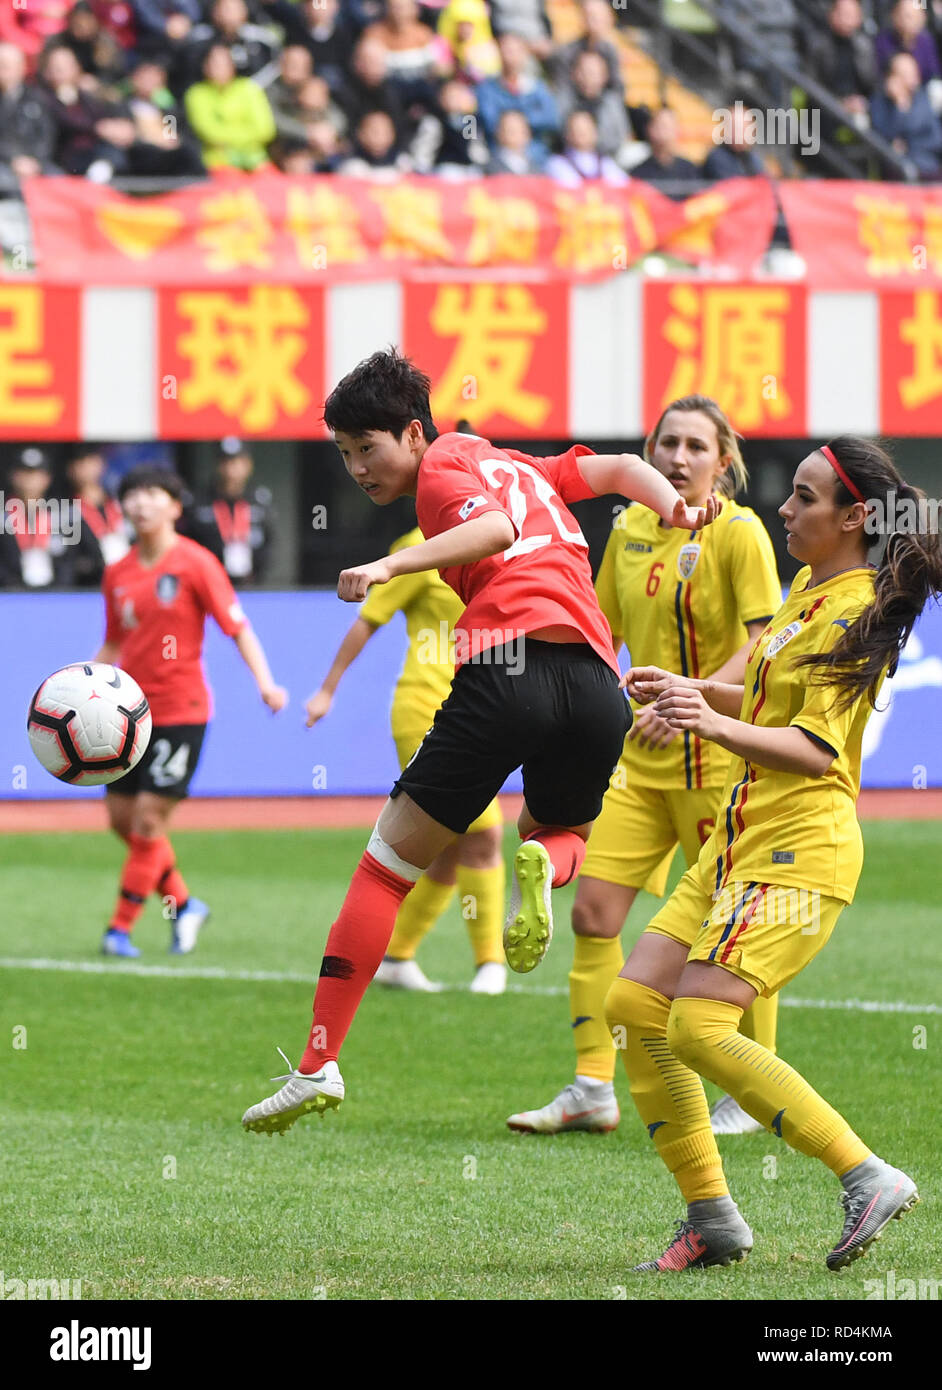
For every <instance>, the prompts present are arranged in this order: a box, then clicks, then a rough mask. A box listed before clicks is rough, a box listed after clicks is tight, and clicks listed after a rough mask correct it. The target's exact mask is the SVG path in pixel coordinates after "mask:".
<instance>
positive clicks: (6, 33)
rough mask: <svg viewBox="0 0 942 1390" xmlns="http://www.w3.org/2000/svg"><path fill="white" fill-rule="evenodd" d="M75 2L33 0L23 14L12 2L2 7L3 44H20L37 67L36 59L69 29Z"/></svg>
mask: <svg viewBox="0 0 942 1390" xmlns="http://www.w3.org/2000/svg"><path fill="white" fill-rule="evenodd" d="M71 8H72V0H29V5H28V6H27V7H26V8H25V9H22V10H18V9H14V8H13V5H12V4H11V3H10V0H3V4H0V42H3V43H13V44H16V46H17V48H19V49H22V51H23V52H24V53H25V54H26V56H27V59H28V61H29V65H30V68H31V69H32V68H34V67H35V66H36V56H37V54H38V53H39V51H40V50H41V49H42V48H43V46H44V45H45V43H46V41H47V39H50V38H52V36H53V35H54V34H59V33H61V32H62V30H63V29H64V28H65V17H66V15H67V14H68V13H69V10H70V9H71Z"/></svg>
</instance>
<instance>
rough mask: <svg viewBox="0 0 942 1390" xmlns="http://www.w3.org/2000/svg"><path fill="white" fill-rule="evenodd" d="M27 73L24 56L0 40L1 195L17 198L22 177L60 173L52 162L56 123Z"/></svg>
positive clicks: (9, 44) (10, 44)
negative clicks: (29, 83) (29, 81)
mask: <svg viewBox="0 0 942 1390" xmlns="http://www.w3.org/2000/svg"><path fill="white" fill-rule="evenodd" d="M25 76H26V58H25V55H24V54H23V53H22V52H21V51H20V49H18V48H16V47H15V46H14V45H13V44H12V43H0V197H10V196H13V197H16V196H17V195H18V194H19V189H20V179H26V178H33V177H34V176H35V175H36V174H53V173H56V172H58V171H57V170H56V167H55V165H54V164H53V162H52V153H53V149H54V146H55V140H56V123H55V121H54V120H53V117H52V114H51V112H50V111H49V108H48V106H47V104H46V102H44V101H43V99H42V97H41V96H40V94H39V93H38V92H37V91H36V89H35V87H32V86H26V85H25V82H24V78H25Z"/></svg>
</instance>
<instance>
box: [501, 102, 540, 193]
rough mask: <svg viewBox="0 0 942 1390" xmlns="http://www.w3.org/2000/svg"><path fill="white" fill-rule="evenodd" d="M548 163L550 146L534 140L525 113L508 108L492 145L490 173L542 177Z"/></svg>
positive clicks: (511, 107) (502, 115)
mask: <svg viewBox="0 0 942 1390" xmlns="http://www.w3.org/2000/svg"><path fill="white" fill-rule="evenodd" d="M545 164H546V146H545V145H542V144H540V142H539V140H534V138H533V132H532V130H531V129H530V122H529V121H528V120H527V118H526V116H525V115H524V114H523V112H522V111H518V110H516V108H515V107H513V106H508V107H507V109H506V110H504V111H502V112H501V114H500V116H499V117H498V120H497V130H496V131H495V133H494V139H493V141H492V143H491V162H490V164H488V166H487V172H488V173H489V174H516V175H517V176H518V177H520V176H522V175H524V174H542V172H543V168H544V165H545Z"/></svg>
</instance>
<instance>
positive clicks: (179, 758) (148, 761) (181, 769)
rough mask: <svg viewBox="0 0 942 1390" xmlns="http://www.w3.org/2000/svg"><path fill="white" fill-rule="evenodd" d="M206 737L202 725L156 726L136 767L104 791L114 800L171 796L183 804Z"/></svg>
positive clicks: (204, 726) (203, 725)
mask: <svg viewBox="0 0 942 1390" xmlns="http://www.w3.org/2000/svg"><path fill="white" fill-rule="evenodd" d="M205 736H206V725H205V724H155V725H154V729H153V732H152V734H151V736H150V743H149V744H148V745H147V751H146V753H145V754H144V756H143V758H142V759H141V761H140V762H139V763H138V765H137V767H132V769H131V771H130V772H128V773H126V774H125V776H124V777H120V778H119V779H118V781H117V782H112V783H111V784H110V785H109V786H108V787H107V788H106V790H107V791H109V792H111V793H112V794H113V795H115V796H136V795H137V793H138V792H153V793H154V795H155V796H172V797H173V798H174V799H175V800H181V801H182V799H183V798H184V797H185V796H189V792H190V782H191V781H192V779H193V773H194V772H195V771H196V764H197V763H198V762H199V758H200V751H201V749H202V747H203V739H204V737H205Z"/></svg>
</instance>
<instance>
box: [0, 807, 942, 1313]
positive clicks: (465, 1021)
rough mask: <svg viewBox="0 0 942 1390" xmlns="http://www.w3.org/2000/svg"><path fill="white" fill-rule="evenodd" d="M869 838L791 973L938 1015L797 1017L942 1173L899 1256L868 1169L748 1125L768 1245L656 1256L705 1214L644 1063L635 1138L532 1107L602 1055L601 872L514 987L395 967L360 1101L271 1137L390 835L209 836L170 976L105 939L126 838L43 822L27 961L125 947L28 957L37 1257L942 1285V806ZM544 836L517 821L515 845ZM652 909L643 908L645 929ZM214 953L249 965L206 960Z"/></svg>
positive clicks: (150, 917)
mask: <svg viewBox="0 0 942 1390" xmlns="http://www.w3.org/2000/svg"><path fill="white" fill-rule="evenodd" d="M865 835H866V840H867V865H866V869H865V872H864V878H863V881H862V884H861V889H860V892H859V895H858V899H857V902H856V903H855V905H854V906H853V908H851V909H849V910H848V911H847V912H845V914H844V915H843V917H842V919H841V921H840V923H839V925H838V928H837V931H836V933H835V935H834V937H833V938H832V940H831V942H830V943H829V945H828V946H827V947H826V948H825V950H824V951H823V953H822V954H821V956H820V957H819V958H818V959H817V960H816V961H815V962H814V964H813V965H812V966H811V967H810V968H809V969H808V970H807V971H806V972H805V973H804V975H803V976H801V977H800V978H799V979H798V980H797V981H796V982H794V983H793V985H792V986H791V987H790V989H789V991H788V994H789V995H790V996H791V997H792V998H794V999H798V1000H829V1001H835V1002H840V1001H848V1000H864V1001H866V1000H877V1001H896V1002H899V1003H903V1004H906V1005H909V1006H919V1005H930V1004H932V1005H933V1008H932V1009H931V1010H923V1011H920V1010H919V1009H918V1008H917V1009H916V1010H915V1011H899V1012H866V1011H863V1010H861V1009H840V1008H834V1007H829V1008H812V1007H807V1006H801V1007H783V1008H782V1010H781V1014H780V1030H779V1044H780V1052H781V1054H782V1055H783V1056H784V1057H785V1058H787V1059H788V1060H789V1061H791V1062H793V1063H794V1065H795V1066H797V1067H798V1069H799V1070H800V1071H801V1072H803V1073H804V1074H805V1076H807V1077H808V1079H809V1080H810V1081H812V1083H813V1084H814V1085H815V1086H816V1087H817V1088H818V1089H819V1090H820V1091H821V1092H822V1093H823V1094H824V1095H825V1096H826V1097H827V1098H828V1099H829V1100H830V1101H831V1102H832V1103H833V1104H834V1105H835V1106H836V1107H837V1108H838V1109H840V1110H841V1111H842V1112H843V1113H844V1114H845V1115H846V1116H847V1118H848V1120H849V1121H850V1122H851V1123H852V1124H853V1125H854V1126H855V1127H856V1128H857V1130H858V1132H859V1133H860V1134H861V1135H862V1137H864V1138H865V1139H866V1140H867V1142H868V1143H870V1144H871V1145H872V1147H873V1148H874V1149H875V1150H876V1151H877V1152H878V1153H880V1154H881V1155H883V1156H884V1157H886V1158H888V1159H890V1160H892V1161H894V1162H896V1163H898V1164H900V1165H901V1166H903V1167H905V1168H907V1169H908V1171H909V1172H910V1173H912V1174H913V1175H914V1176H915V1177H916V1179H917V1181H918V1183H919V1186H920V1191H921V1195H922V1199H923V1200H922V1203H921V1205H920V1206H919V1207H917V1208H916V1210H915V1212H913V1213H912V1214H911V1215H910V1216H908V1217H907V1218H906V1219H905V1220H904V1221H903V1222H901V1223H899V1224H897V1223H893V1225H892V1227H891V1229H890V1230H889V1231H888V1232H887V1234H886V1237H885V1239H883V1240H882V1241H880V1242H878V1243H877V1245H876V1246H874V1248H873V1250H872V1251H871V1252H870V1254H869V1256H868V1257H867V1258H865V1259H863V1260H860V1261H858V1262H857V1263H856V1264H854V1265H853V1266H851V1268H850V1269H848V1270H846V1271H845V1272H844V1273H843V1274H842V1275H839V1276H836V1275H833V1274H829V1273H828V1272H827V1271H826V1270H825V1268H824V1254H825V1252H826V1250H827V1249H828V1248H830V1246H831V1245H832V1244H833V1243H834V1241H835V1239H836V1237H837V1235H838V1234H839V1232H840V1229H841V1210H840V1208H839V1206H838V1202H837V1194H838V1190H839V1189H838V1184H837V1183H836V1181H835V1180H834V1179H833V1178H832V1177H831V1176H830V1175H829V1174H828V1173H827V1172H826V1171H825V1170H824V1169H823V1168H822V1167H821V1166H820V1165H818V1164H815V1163H814V1162H812V1161H811V1160H810V1159H806V1158H804V1157H802V1156H801V1155H799V1154H797V1153H794V1152H792V1151H791V1150H789V1149H788V1148H787V1147H786V1146H785V1145H784V1144H783V1143H782V1142H781V1141H780V1140H778V1139H776V1138H774V1137H773V1136H772V1135H769V1134H765V1133H763V1134H758V1135H753V1136H749V1137H736V1138H732V1137H731V1138H722V1139H721V1140H720V1148H721V1151H722V1153H723V1155H724V1159H725V1161H726V1167H727V1174H728V1177H729V1180H730V1185H731V1189H732V1191H733V1194H734V1195H735V1196H736V1198H737V1199H738V1200H739V1203H740V1205H741V1207H742V1210H743V1212H744V1214H745V1215H746V1217H747V1219H748V1220H749V1221H750V1223H751V1224H752V1226H753V1228H754V1231H755V1236H756V1245H755V1249H754V1251H753V1253H752V1254H751V1256H750V1257H749V1259H748V1260H747V1261H745V1263H744V1264H742V1265H741V1266H738V1267H733V1268H730V1269H726V1270H724V1269H714V1270H709V1271H704V1272H702V1273H700V1274H693V1275H685V1276H679V1277H670V1276H668V1277H651V1276H646V1277H643V1276H638V1275H632V1274H629V1273H628V1270H629V1267H630V1266H631V1265H632V1264H634V1263H636V1262H637V1261H639V1260H641V1259H646V1258H651V1257H652V1256H654V1255H657V1254H660V1252H661V1251H662V1249H663V1248H664V1247H665V1245H666V1244H667V1241H668V1239H669V1237H670V1235H671V1231H672V1224H673V1222H674V1221H675V1220H677V1219H678V1218H679V1217H680V1216H682V1215H683V1207H682V1204H681V1202H680V1200H679V1196H678V1194H677V1192H676V1190H675V1188H674V1186H673V1183H672V1182H671V1180H670V1179H669V1177H668V1176H667V1174H666V1173H665V1172H664V1170H663V1168H662V1167H661V1165H660V1163H659V1161H658V1160H657V1158H656V1155H655V1153H654V1150H653V1147H652V1146H651V1144H650V1141H649V1139H648V1137H647V1134H646V1132H645V1130H644V1128H643V1126H642V1125H641V1123H640V1121H639V1120H638V1118H637V1116H636V1114H635V1112H634V1109H633V1107H632V1105H631V1100H630V1097H629V1095H628V1091H627V1083H626V1080H625V1077H624V1073H623V1071H622V1070H621V1068H620V1067H619V1072H618V1075H617V1077H616V1084H617V1087H618V1092H619V1098H620V1101H621V1104H622V1112H623V1118H622V1123H621V1125H620V1127H619V1129H618V1130H617V1131H616V1132H615V1133H614V1134H611V1135H606V1136H595V1135H579V1134H577V1135H563V1136H558V1137H555V1138H539V1137H532V1136H524V1135H515V1134H511V1133H510V1132H509V1131H508V1130H507V1129H506V1128H505V1125H504V1120H505V1118H506V1116H507V1115H508V1114H509V1113H510V1112H512V1111H513V1110H517V1109H522V1108H526V1107H531V1106H535V1105H541V1104H544V1103H545V1102H546V1101H548V1100H549V1099H550V1098H551V1097H552V1096H553V1095H554V1094H555V1093H556V1091H557V1090H558V1089H559V1088H560V1087H561V1086H562V1085H563V1084H564V1083H565V1082H566V1081H567V1080H569V1079H570V1076H571V1067H572V1052H571V1043H570V1036H569V1027H568V1017H567V1014H568V1001H567V999H566V997H565V993H564V992H563V991H564V990H565V987H566V977H567V972H568V969H569V965H570V961H571V950H570V943H569V939H568V938H569V930H568V910H569V904H570V902H571V900H572V891H573V890H572V889H571V888H570V889H566V890H563V891H562V892H560V893H559V894H557V895H555V902H556V907H557V912H556V916H557V933H556V938H555V940H554V942H553V945H552V948H551V950H550V954H549V956H548V958H547V960H546V961H545V962H544V964H543V965H542V966H541V968H540V969H539V970H538V971H536V972H535V973H534V974H533V975H531V976H529V977H526V978H525V979H523V980H522V981H519V982H517V981H515V989H514V991H513V992H509V993H508V994H506V995H505V996H503V997H501V998H496V999H494V998H482V997H477V996H472V995H469V994H468V993H467V992H464V991H461V990H454V991H452V992H448V993H444V994H441V995H437V996H423V995H403V994H398V993H391V992H387V991H382V990H379V989H378V988H376V987H373V988H371V989H370V990H369V991H368V993H367V996H366V999H365V1000H364V1003H363V1006H362V1008H361V1010H360V1013H359V1015H358V1017H357V1019H356V1020H355V1022H354V1026H353V1029H352V1031H351V1034H350V1037H349V1039H348V1042H347V1045H346V1048H345V1050H344V1054H343V1058H342V1070H343V1074H344V1078H345V1081H346V1084H347V1100H346V1102H345V1103H344V1105H343V1106H342V1107H341V1109H340V1110H339V1112H337V1113H335V1114H332V1115H329V1116H327V1118H326V1119H324V1120H323V1121H321V1120H320V1119H318V1118H316V1117H314V1116H311V1117H308V1118H307V1119H305V1120H303V1121H302V1122H300V1123H299V1124H298V1125H296V1126H295V1128H294V1129H293V1130H292V1131H291V1132H290V1133H289V1134H288V1135H287V1136H285V1137H284V1138H268V1137H265V1136H258V1135H248V1134H245V1133H244V1132H243V1131H242V1129H241V1126H240V1123H239V1121H240V1118H241V1115H242V1112H243V1110H244V1109H245V1108H246V1106H247V1105H250V1104H252V1103H253V1102H255V1101H257V1100H259V1099H261V1098H262V1096H264V1095H266V1094H268V1093H269V1092H270V1091H271V1090H272V1089H274V1088H273V1087H272V1086H271V1085H270V1084H269V1080H268V1078H269V1077H270V1076H273V1075H275V1074H277V1073H278V1072H280V1071H282V1070H283V1069H284V1068H283V1064H282V1063H281V1059H280V1058H279V1057H278V1054H277V1053H276V1051H275V1044H276V1043H277V1044H280V1045H281V1046H282V1047H283V1048H284V1049H285V1051H286V1052H287V1053H288V1056H289V1057H290V1058H291V1060H292V1062H295V1061H296V1060H297V1058H298V1056H299V1053H300V1050H301V1048H302V1046H303V1043H304V1040H305V1033H306V1028H307V1025H308V1020H309V1016H310V1001H311V994H312V988H311V985H312V983H313V979H314V976H315V973H316V970H317V968H318V965H319V962H320V956H321V952H322V948H323V945H324V941H325V939H326V933H327V930H328V927H329V925H330V923H331V921H332V919H333V916H334V915H335V913H336V909H337V907H338V905H339V903H340V901H341V899H342V896H343V893H344V890H345V888H346V883H347V880H348V877H349V874H350V872H351V871H352V869H353V867H354V865H355V863H356V861H357V859H358V857H359V854H360V852H361V850H362V848H363V846H364V844H365V841H366V833H365V832H363V831H353V832H351V831H316V832H314V831H312V832H300V831H299V832H288V831H274V832H265V833H262V832H259V833H233V832H224V833H223V832H219V833H209V832H207V833H195V832H194V833H186V834H184V833H181V834H179V835H178V836H176V837H175V841H176V844H177V848H178V856H179V861H180V865H181V868H182V869H183V871H184V873H185V875H186V877H187V879H188V881H189V884H190V887H191V889H192V890H193V891H195V892H197V893H198V894H199V895H200V896H201V897H205V898H206V899H207V900H208V901H209V902H210V904H211V905H212V908H213V919H212V921H211V923H210V924H209V926H208V927H207V928H206V930H205V932H204V934H203V937H202V939H201V941H200V944H199V948H198V950H197V952H195V953H194V954H193V955H192V956H189V957H187V958H184V959H178V958H170V957H169V956H168V955H167V954H166V948H167V944H168V938H169V928H168V924H167V923H166V922H164V921H163V920H162V919H161V916H160V911H159V908H158V906H157V904H156V901H152V902H151V903H150V904H149V905H148V908H147V911H146V913H145V916H144V918H143V920H142V922H141V924H140V926H139V928H138V930H137V933H136V940H137V941H138V944H139V945H140V946H141V947H142V949H143V953H144V954H143V955H142V957H141V961H140V962H138V963H135V964H139V965H142V966H148V965H150V966H155V967H161V968H162V969H163V970H164V971H166V972H168V973H167V974H161V975H155V976H150V977H146V976H143V977H142V976H141V975H135V974H130V973H126V972H123V971H122V968H121V966H120V965H118V964H117V963H115V962H103V961H102V958H101V957H100V956H98V954H97V951H98V943H99V939H100V935H101V931H102V929H103V924H104V921H105V919H106V916H107V913H108V911H109V909H110V907H111V903H112V898H113V893H114V886H115V880H116V874H117V871H118V868H119V865H120V862H121V855H120V848H119V846H118V844H117V842H116V841H115V840H113V839H112V838H109V837H107V836H105V835H91V834H88V835H80V834H74V835H45V836H36V835H30V836H14V837H11V838H10V839H8V840H7V842H6V844H5V846H4V860H5V867H4V870H3V880H4V888H5V892H4V903H5V908H6V910H5V912H4V913H3V916H2V921H0V958H3V960H4V962H5V964H6V965H9V963H10V961H11V960H12V959H14V958H15V959H25V958H45V959H47V960H58V961H71V962H86V963H88V964H90V965H92V966H95V967H96V971H97V969H98V967H101V966H104V965H107V967H108V968H107V969H106V970H105V971H104V973H79V972H75V971H52V970H38V969H23V968H4V969H2V970H0V1132H2V1136H3V1138H2V1147H3V1160H2V1167H0V1229H2V1231H3V1235H4V1239H3V1245H2V1267H3V1271H4V1274H5V1277H6V1278H7V1279H11V1278H21V1279H24V1280H28V1279H31V1278H37V1279H39V1278H44V1279H45V1278H61V1279H65V1278H69V1279H80V1280H81V1281H82V1294H83V1297H84V1298H96V1297H98V1298H107V1299H142V1298H156V1299H282V1298H287V1299H311V1298H318V1297H326V1298H328V1299H554V1298H555V1299H579V1300H607V1299H618V1298H624V1297H627V1298H629V1299H658V1300H660V1299H667V1300H676V1299H717V1298H723V1299H765V1300H776V1299H791V1298H798V1299H804V1298H814V1299H822V1298H823V1299H835V1300H843V1299H863V1298H866V1297H867V1295H868V1293H870V1292H871V1288H872V1286H871V1288H868V1281H874V1280H880V1281H882V1280H883V1279H884V1277H885V1276H886V1275H887V1273H888V1271H889V1270H891V1269H892V1270H893V1271H895V1276H894V1277H895V1279H896V1280H897V1281H899V1280H901V1279H904V1278H911V1279H916V1280H918V1279H929V1280H932V1279H936V1280H938V1279H940V1278H942V1267H940V1264H939V1257H938V1247H937V1245H936V1243H935V1241H934V1240H933V1238H932V1232H933V1228H934V1225H935V1222H934V1220H933V1199H934V1198H935V1196H936V1191H937V1188H938V1185H939V1176H938V1142H937V1135H938V1123H939V1120H938V1105H937V1101H936V1100H934V1094H935V1096H937V1094H938V1082H939V1057H940V1050H942V1037H940V1028H942V1019H940V1014H939V1005H938V1002H937V995H936V991H935V990H934V988H933V983H934V982H937V981H938V979H939V978H940V965H942V933H940V931H939V919H938V883H939V863H940V859H942V825H940V824H937V823H932V822H922V823H916V822H913V823H904V822H892V823H890V822H881V823H870V824H868V825H866V826H865ZM513 842H514V841H513V838H512V837H511V835H510V833H509V832H508V838H507V849H508V851H509V850H510V848H511V845H512V844H513ZM651 906H652V904H651V901H650V900H645V901H643V902H642V903H639V904H638V905H636V908H635V911H634V913H633V914H632V918H631V921H630V923H629V928H628V930H627V931H626V933H625V938H624V939H625V941H626V943H627V942H628V941H629V940H630V939H633V934H634V932H636V931H637V930H640V928H641V927H642V926H643V925H644V921H645V912H646V910H647V909H648V908H650V907H651ZM420 959H421V961H422V963H423V966H424V968H425V969H426V971H427V973H428V974H429V975H430V976H431V977H433V978H439V979H442V980H444V981H446V982H448V983H450V984H453V985H460V984H462V983H466V982H467V981H468V980H469V979H470V977H471V974H472V965H471V955H470V950H469V947H468V943H467V938H466V935H465V931H464V926H463V923H462V922H461V920H460V917H459V915H458V911H457V908H455V907H453V908H452V909H451V910H450V912H449V913H448V914H447V915H446V917H445V918H443V920H442V921H441V922H440V923H439V925H438V927H437V928H436V930H435V931H434V932H433V934H432V935H431V936H430V937H429V938H428V939H427V940H426V942H425V944H424V946H423V947H422V950H421V952H420ZM210 968H215V969H216V970H217V971H218V972H219V974H218V975H217V976H215V977H212V978H199V977H194V976H192V975H188V974H187V972H191V971H196V970H208V969H210ZM236 972H270V973H273V974H276V975H278V974H288V975H297V976H298V977H300V978H299V980H298V981H297V982H295V983H292V982H285V981H283V980H280V981H279V980H272V979H255V980H253V979H246V978H241V979H240V978H233V976H234V975H235V974H236ZM174 975H180V976H181V978H179V979H175V978H173V976H174ZM307 980H310V982H311V983H306V982H305V981H307ZM552 989H555V990H556V991H558V993H555V994H554V993H551V992H549V991H550V990H552ZM933 1001H935V1002H934V1004H933ZM24 1030H25V1032H24ZM920 1030H922V1031H920ZM24 1044H25V1045H24ZM711 1098H712V1093H711Z"/></svg>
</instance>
